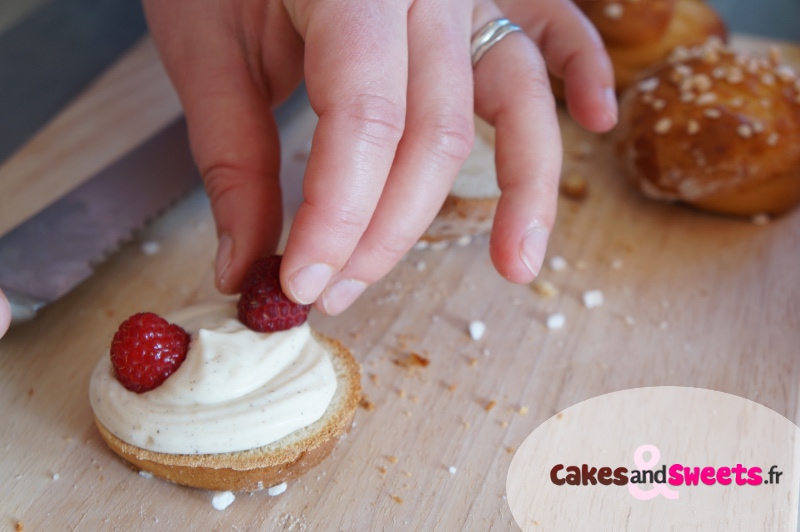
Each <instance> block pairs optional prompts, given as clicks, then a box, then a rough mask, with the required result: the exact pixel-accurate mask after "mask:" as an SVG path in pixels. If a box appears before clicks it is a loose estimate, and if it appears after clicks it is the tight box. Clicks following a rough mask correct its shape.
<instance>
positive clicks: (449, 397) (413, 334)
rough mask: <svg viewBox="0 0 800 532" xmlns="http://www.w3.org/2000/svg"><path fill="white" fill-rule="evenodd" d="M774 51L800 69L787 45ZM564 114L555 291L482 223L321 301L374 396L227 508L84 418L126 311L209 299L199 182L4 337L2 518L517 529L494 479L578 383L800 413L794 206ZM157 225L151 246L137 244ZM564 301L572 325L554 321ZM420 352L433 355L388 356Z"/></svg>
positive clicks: (292, 168) (296, 142) (291, 168)
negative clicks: (620, 162)
mask: <svg viewBox="0 0 800 532" xmlns="http://www.w3.org/2000/svg"><path fill="white" fill-rule="evenodd" d="M736 44H737V46H739V47H740V48H748V49H763V48H764V47H765V46H766V45H768V44H769V43H766V42H765V41H760V40H754V39H750V38H738V39H736ZM142 46H144V47H145V48H147V47H148V46H149V44H147V43H145V44H143V45H142ZM782 48H783V51H784V54H785V57H786V59H787V60H788V61H789V62H793V63H794V64H795V65H800V49H799V48H797V47H795V46H790V45H783V46H782ZM139 50H140V52H141V49H139ZM134 53H135V51H134ZM150 57H151V61H155V55H154V54H152V55H151V56H150ZM150 67H151V68H157V66H153V65H152V64H151V65H150ZM161 75H163V73H162V74H161ZM162 81H163V79H162ZM165 94H166V96H164V98H166V99H164V100H159V101H160V102H161V105H165V106H166V107H165V108H167V109H173V107H172V105H174V101H172V103H170V101H169V100H168V99H169V98H172V97H174V95H170V94H171V93H169V91H166V92H165ZM88 97H92V95H91V94H89V95H88ZM84 103H85V102H84ZM311 119H313V116H311V115H309V114H308V113H307V114H306V115H305V116H304V117H301V118H300V119H299V120H298V121H297V124H296V126H295V127H294V128H290V129H289V130H288V131H287V132H285V138H286V139H287V143H288V144H289V145H291V146H295V147H302V146H305V144H304V143H306V142H307V141H308V140H307V135H308V134H309V132H308V123H309V121H310V120H311ZM561 119H562V126H563V135H564V144H565V150H566V160H565V168H564V175H571V174H579V175H582V176H584V177H585V178H586V179H587V180H588V183H589V196H588V197H587V198H586V199H584V200H582V201H574V200H570V199H566V198H562V199H561V200H560V205H559V216H558V221H557V225H556V229H555V232H554V234H553V237H552V241H551V244H550V248H549V257H550V258H552V257H554V256H556V255H558V256H561V257H563V258H564V259H566V261H567V263H568V265H569V266H568V268H567V269H566V270H563V271H559V272H556V271H553V270H551V269H548V268H545V269H544V271H543V273H542V277H543V278H544V279H547V280H549V281H551V282H552V283H553V284H554V285H555V286H556V287H557V289H558V294H557V295H555V296H553V297H549V298H547V297H543V296H540V295H538V294H537V293H535V291H534V290H532V289H531V287H529V286H516V285H511V284H509V283H507V282H505V281H504V280H503V279H502V278H501V277H500V276H499V275H497V274H496V273H495V272H494V270H493V268H492V265H491V262H490V260H489V257H488V247H487V245H488V241H487V239H486V238H485V237H481V238H476V239H474V240H473V241H472V242H471V243H470V244H468V245H464V246H453V247H450V248H448V249H445V250H440V251H432V250H415V251H412V252H410V253H409V254H408V255H407V256H406V257H405V259H404V260H403V261H402V262H401V263H400V264H399V265H398V266H397V267H396V268H395V269H394V270H393V271H392V272H391V273H390V274H389V275H388V276H387V277H386V278H385V279H384V280H382V281H381V282H379V283H378V284H376V285H375V286H373V287H371V288H370V289H369V290H368V291H367V293H366V294H365V295H364V296H363V297H362V298H361V299H360V300H359V301H358V302H357V304H356V305H355V306H354V307H353V308H351V309H350V310H348V311H347V312H346V313H344V314H343V315H342V316H340V317H337V318H327V317H324V316H321V315H319V314H313V315H312V318H311V322H312V324H313V326H314V327H316V328H318V329H319V330H321V331H322V332H324V333H326V334H329V335H331V336H335V337H338V338H340V339H341V340H342V341H343V342H344V343H346V344H347V345H348V346H349V347H350V348H351V349H352V351H353V352H354V353H355V355H356V357H357V358H358V359H359V360H360V361H361V363H362V365H363V369H364V378H363V384H364V389H365V394H366V398H367V400H368V403H366V404H365V406H366V408H361V409H360V410H359V411H358V413H357V415H356V424H355V426H354V428H353V430H352V431H351V433H350V436H349V437H348V438H347V439H346V440H345V441H344V442H343V444H342V445H341V447H340V448H339V449H338V450H337V451H336V452H335V453H334V455H333V456H332V457H331V458H330V459H329V460H327V461H326V462H324V463H323V464H322V465H321V466H319V467H318V468H316V469H315V470H313V471H312V472H311V473H310V474H308V475H306V476H305V477H303V478H301V479H298V480H296V481H293V482H291V483H290V484H289V486H288V489H287V491H286V492H285V493H284V494H282V495H280V496H277V497H270V496H269V495H268V494H267V493H266V492H259V493H255V494H253V495H247V494H241V495H238V496H237V498H236V500H235V502H234V503H233V504H232V505H231V506H230V507H229V508H228V509H227V510H225V511H217V510H215V509H214V508H213V507H212V506H211V496H212V495H211V493H209V492H206V491H202V490H194V489H187V488H182V487H177V486H173V485H170V484H168V483H165V482H161V481H159V480H156V479H148V478H144V477H142V476H139V475H137V474H136V473H134V472H132V471H131V470H130V469H128V468H127V467H126V466H125V465H124V464H123V463H122V462H121V461H120V460H118V459H117V458H116V457H115V455H113V454H112V453H111V452H110V451H108V450H107V449H106V447H105V446H104V444H103V442H102V440H101V439H100V437H99V435H98V433H97V431H96V430H95V428H94V425H93V423H92V416H91V409H90V407H89V402H88V393H87V390H88V382H89V375H90V373H91V370H92V368H93V366H94V364H95V362H96V361H97V359H98V358H99V357H101V356H103V354H104V352H105V350H106V349H107V346H108V344H109V341H110V338H111V336H112V334H113V332H114V330H115V329H116V327H117V325H118V323H119V322H120V321H121V320H122V319H124V318H125V317H127V316H128V315H130V314H132V313H134V312H137V311H142V310H152V311H155V312H159V313H164V312H168V311H170V310H173V309H176V308H179V307H182V306H185V305H188V304H191V303H194V302H198V301H206V300H209V299H213V298H216V297H218V296H217V295H216V294H215V291H214V288H213V282H212V279H213V277H212V271H213V265H212V262H213V257H214V252H215V236H214V235H215V233H214V227H213V221H212V219H211V216H210V213H209V208H208V202H207V200H206V198H205V196H204V195H203V193H202V192H201V191H197V192H196V193H194V194H192V195H191V196H190V197H188V198H187V199H186V200H185V201H183V202H182V203H180V204H179V205H178V206H177V207H175V208H174V209H173V210H171V211H170V212H169V213H167V214H166V215H165V216H164V217H163V218H161V219H160V220H158V221H157V222H156V223H154V224H153V225H152V226H151V227H149V228H147V229H146V230H145V231H142V232H141V234H140V235H138V236H137V238H136V240H135V241H133V242H131V243H129V244H127V245H125V246H123V247H122V249H120V251H119V252H118V253H116V254H115V255H114V256H113V257H111V259H110V260H109V261H108V262H107V263H105V264H103V265H101V266H100V267H99V268H98V270H97V273H96V274H95V275H94V276H93V277H92V278H91V279H89V280H88V281H87V282H85V283H84V284H82V285H81V286H79V287H78V288H77V289H76V290H74V291H73V292H72V293H70V294H69V295H68V296H67V297H65V298H63V299H62V300H60V301H58V302H56V303H55V304H53V305H51V306H50V307H49V308H47V309H45V311H44V312H43V313H42V315H41V316H40V317H39V318H38V319H37V320H36V321H35V322H33V323H29V324H26V325H23V326H20V327H17V328H15V329H13V330H11V331H10V332H9V333H8V335H7V336H6V337H5V338H3V339H2V340H0V404H1V405H2V412H3V414H2V415H3V424H2V436H1V437H0V453H2V460H0V501H3V504H2V505H0V529H2V530H8V529H13V527H14V526H15V523H17V522H20V523H21V524H22V525H23V526H24V528H25V530H54V529H56V530H64V529H67V530H72V529H79V530H101V529H103V530H116V529H119V530H133V529H136V530H143V529H159V530H183V529H187V530H188V529H200V530H231V529H233V530H242V529H266V530H295V531H297V530H334V529H337V530H396V529H409V530H433V529H440V530H462V529H465V530H509V529H515V528H516V525H515V524H514V521H513V518H512V516H511V513H510V510H509V508H508V505H507V503H506V501H505V480H506V474H507V471H508V467H509V464H510V462H511V459H512V457H513V453H514V451H515V449H516V448H517V447H518V446H519V445H520V444H521V443H522V441H523V440H524V439H525V438H526V436H528V435H529V434H530V433H531V432H532V431H533V430H534V429H535V428H536V427H537V426H538V425H539V424H540V423H542V422H543V421H545V420H546V419H548V418H549V417H550V416H552V415H554V414H555V413H557V412H559V411H560V410H562V409H564V408H567V407H569V406H571V405H574V404H576V403H577V402H580V401H582V400H585V399H587V398H590V397H594V396H597V395H600V394H604V393H607V392H612V391H617V390H622V389H628V388H634V387H641V386H657V385H680V386H694V387H702V388H709V389H713V390H720V391H724V392H729V393H732V394H736V395H739V396H742V397H746V398H748V399H752V400H754V401H757V402H759V403H761V404H763V405H765V406H767V407H769V408H772V409H774V410H775V411H777V412H779V413H781V414H783V415H784V416H786V417H788V418H789V419H790V420H793V421H795V423H797V421H798V419H799V417H798V416H799V414H800V410H798V388H800V364H798V363H797V356H798V345H800V278H799V276H798V268H797V264H798V262H800V210H799V211H795V212H793V213H791V214H789V215H787V216H785V217H783V218H780V219H778V220H774V221H772V222H771V223H769V224H766V225H755V224H751V223H748V222H743V221H734V220H730V219H725V218H721V217H715V216H709V215H705V214H701V213H698V212H694V211H691V210H688V209H684V208H681V207H677V206H673V205H666V204H660V203H654V202H651V201H648V200H645V199H643V198H641V197H640V196H639V195H637V194H636V193H635V192H633V191H632V190H631V189H630V188H628V186H627V185H626V183H625V182H624V181H623V180H622V179H621V178H620V177H619V175H618V173H617V170H616V166H615V162H614V160H613V157H612V155H611V153H610V150H609V143H608V140H607V139H606V138H604V137H602V136H596V135H591V134H588V133H586V132H584V131H582V130H581V129H580V128H578V127H577V126H576V125H575V124H574V123H572V122H571V121H570V120H569V119H568V118H567V117H566V116H564V115H562V116H561ZM157 122H158V120H155V119H154V120H151V121H150V122H149V123H148V124H149V125H146V126H142V128H140V129H136V131H138V132H139V133H132V134H131V138H129V139H128V140H127V141H120V143H116V144H114V145H113V146H111V147H110V148H109V147H102V146H101V147H100V149H98V150H86V151H84V152H82V156H80V157H79V156H78V155H77V154H73V155H71V157H74V158H75V159H74V161H75V162H74V164H76V165H79V166H80V167H82V168H85V169H89V168H94V167H97V166H102V164H101V162H103V161H106V160H107V159H108V158H109V157H110V155H109V153H111V152H114V151H115V150H116V151H119V149H120V146H122V145H123V144H125V143H126V142H127V144H128V145H134V144H135V143H136V142H137V140H138V138H139V137H140V135H141V134H142V133H141V132H142V131H144V130H145V129H148V128H150V130H151V131H154V130H155V129H157V127H156V124H157ZM76 123H80V124H81V128H82V129H81V131H84V132H85V134H86V135H87V136H88V137H92V135H101V136H102V133H100V131H102V129H103V128H107V127H108V124H109V121H108V117H106V116H99V117H98V116H95V115H87V116H86V117H85V118H84V119H82V120H80V121H79V122H76ZM92 128H95V129H92ZM67 129H69V130H72V131H74V129H70V128H67ZM112 129H113V130H115V131H116V132H117V133H119V131H121V130H125V128H124V127H122V126H121V125H120V124H118V123H117V124H115V125H114V126H113V127H112ZM38 142H40V144H37V149H36V150H32V151H31V150H30V147H28V148H27V149H28V150H29V151H28V152H27V153H26V151H25V150H26V148H23V151H21V152H20V153H21V154H20V155H19V158H18V159H16V160H15V162H13V164H16V165H21V166H20V167H32V166H36V165H44V166H46V165H48V164H50V165H57V164H58V159H57V158H56V159H53V158H52V157H50V156H49V155H47V156H41V154H42V153H45V154H47V153H51V152H50V151H48V150H56V149H57V148H58V146H59V145H61V144H62V143H68V142H69V139H63V138H62V137H61V136H56V135H54V136H53V137H52V138H51V139H50V141H49V143H47V142H43V141H41V139H40V140H39V141H38ZM123 151H124V150H123ZM112 158H113V157H112ZM285 159H286V164H285V172H286V174H287V176H288V177H287V178H291V176H292V175H295V174H297V173H298V172H299V171H301V169H302V164H303V153H302V149H301V148H295V150H294V152H289V153H287V154H286V157H285ZM9 164H11V163H9ZM26 165H27V166H26ZM0 181H2V180H0ZM6 193H8V192H7V191H5V190H4V191H3V194H6ZM26 197H29V196H26ZM20 212H22V211H20ZM4 214H5V213H4ZM153 242H155V243H157V244H158V246H157V247H158V251H157V253H155V254H148V253H145V250H146V249H151V250H152V247H153V246H152V244H148V245H143V244H145V243H153ZM592 289H598V290H602V292H603V294H604V296H605V303H604V304H603V305H602V306H601V307H598V308H593V309H587V308H585V307H584V306H583V303H582V300H581V297H582V294H583V293H584V292H585V291H587V290H592ZM556 312H561V313H563V314H564V315H565V317H566V324H565V326H564V327H563V329H560V330H549V329H548V328H547V327H546V325H545V322H546V319H547V317H548V316H549V315H551V314H553V313H556ZM473 320H481V321H483V322H485V324H486V327H487V328H486V334H485V336H484V337H483V338H482V339H480V340H479V341H473V340H472V339H471V338H470V336H469V334H468V325H469V323H470V322H471V321H473ZM411 352H416V353H419V354H421V355H423V356H425V357H427V358H429V359H430V365H428V366H427V367H424V368H423V367H418V368H407V367H403V366H402V365H398V364H397V363H396V361H397V360H400V359H403V358H404V357H406V356H407V355H408V354H409V353H411ZM451 467H452V468H454V469H452V470H451V469H450V468H451ZM451 471H452V472H451Z"/></svg>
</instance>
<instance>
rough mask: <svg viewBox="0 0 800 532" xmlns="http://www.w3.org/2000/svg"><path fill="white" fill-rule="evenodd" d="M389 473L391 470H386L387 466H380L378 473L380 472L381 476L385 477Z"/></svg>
mask: <svg viewBox="0 0 800 532" xmlns="http://www.w3.org/2000/svg"><path fill="white" fill-rule="evenodd" d="M387 471H389V470H388V469H386V466H378V472H379V473H380V474H381V475H385V474H386V472H387Z"/></svg>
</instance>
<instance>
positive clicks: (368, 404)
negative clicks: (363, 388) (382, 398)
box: [358, 395, 375, 412]
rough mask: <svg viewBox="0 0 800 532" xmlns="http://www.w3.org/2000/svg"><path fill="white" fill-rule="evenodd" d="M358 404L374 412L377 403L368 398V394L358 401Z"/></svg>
mask: <svg viewBox="0 0 800 532" xmlns="http://www.w3.org/2000/svg"><path fill="white" fill-rule="evenodd" d="M358 406H360V407H361V408H363V409H364V410H366V411H367V412H372V411H374V410H375V403H373V402H372V401H370V400H369V399H367V396H366V395H365V396H363V397H361V400H360V401H359V402H358Z"/></svg>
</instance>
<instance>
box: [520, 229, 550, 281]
mask: <svg viewBox="0 0 800 532" xmlns="http://www.w3.org/2000/svg"><path fill="white" fill-rule="evenodd" d="M549 236H550V233H549V232H548V231H547V229H545V228H544V227H534V228H533V229H531V230H530V231H528V232H527V233H526V234H525V236H524V237H523V238H522V243H521V244H520V247H519V256H520V258H521V259H522V262H523V263H524V264H525V267H526V268H528V270H529V271H530V272H531V273H532V274H533V275H539V270H541V269H542V262H544V252H545V250H546V249H547V239H548V238H549Z"/></svg>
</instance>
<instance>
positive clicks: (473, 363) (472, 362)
mask: <svg viewBox="0 0 800 532" xmlns="http://www.w3.org/2000/svg"><path fill="white" fill-rule="evenodd" d="M467 365H468V366H469V367H471V368H474V367H475V366H477V365H478V359H477V358H475V357H470V359H469V360H468V361H467Z"/></svg>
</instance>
